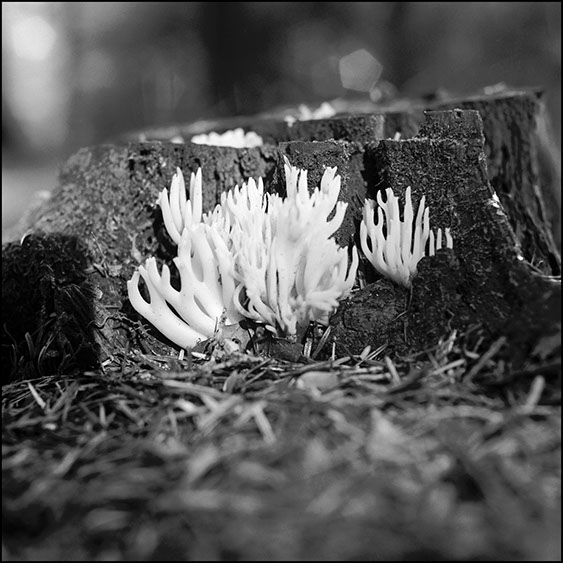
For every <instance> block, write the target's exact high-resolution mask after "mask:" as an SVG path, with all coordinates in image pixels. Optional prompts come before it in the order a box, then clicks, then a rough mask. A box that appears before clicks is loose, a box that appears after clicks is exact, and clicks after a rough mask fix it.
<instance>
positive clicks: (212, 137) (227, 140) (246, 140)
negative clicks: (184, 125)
mask: <svg viewBox="0 0 563 563" xmlns="http://www.w3.org/2000/svg"><path fill="white" fill-rule="evenodd" d="M191 142H192V143H195V144H197V145H214V146H216V147H234V148H235V149H252V148H255V147H261V146H262V145H263V144H264V141H263V139H262V137H260V135H258V133H255V132H254V131H248V132H247V133H245V132H244V130H243V129H242V127H239V128H237V129H233V130H231V131H225V132H224V133H215V132H214V131H212V132H211V133H201V134H199V135H194V136H193V137H192V138H191Z"/></svg>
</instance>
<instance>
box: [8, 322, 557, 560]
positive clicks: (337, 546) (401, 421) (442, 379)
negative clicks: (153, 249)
mask: <svg viewBox="0 0 563 563" xmlns="http://www.w3.org/2000/svg"><path fill="white" fill-rule="evenodd" d="M469 341H470V340H469V339H468V338H467V335H456V334H455V333H454V334H451V335H450V337H449V338H448V339H446V340H444V341H443V342H440V343H439V344H438V345H437V346H436V348H435V349H433V350H429V351H427V352H426V353H424V354H419V355H417V356H410V357H388V356H386V355H385V350H375V351H371V350H369V349H366V350H365V351H364V353H362V354H361V355H359V356H353V355H349V356H344V357H339V358H338V359H334V358H333V359H331V360H328V361H315V360H312V359H310V358H309V359H308V360H307V361H304V362H299V363H291V362H286V361H281V360H275V359H271V358H267V357H261V356H252V355H243V354H234V355H231V356H227V357H223V358H211V359H202V358H201V357H193V356H192V355H189V356H188V357H187V358H185V359H182V360H179V359H177V357H172V356H156V355H148V354H139V353H135V354H134V353H131V352H129V353H128V354H124V356H123V357H122V358H117V359H115V360H114V361H112V362H107V363H106V364H105V365H104V366H103V368H102V369H101V370H99V371H92V372H86V373H81V374H73V375H70V374H69V375H56V376H54V375H53V376H43V377H39V378H36V379H33V380H27V381H20V382H16V383H11V384H8V385H5V386H4V387H3V396H2V403H3V449H2V455H3V458H2V474H3V495H2V505H3V519H2V527H3V544H2V546H3V547H2V559H3V560H11V561H32V560H44V561H50V560H53V561H55V560H57V561H58V560H61V561H65V560H66V561H68V560H74V561H80V560H83V561H86V560H90V561H135V560H136V561H139V560H170V561H174V560H177V561H179V560H184V561H187V560H207V561H211V560H218V561H251V560H256V561H258V560H266V561H268V560H270V561H276V560H293V561H298V560H327V561H328V560H348V561H353V560H357V561H360V560H363V561H366V560H372V561H378V560H407V561H408V560H435V561H440V560H449V561H451V560H476V561H478V560H483V561H484V560H504V561H507V560H528V561H530V560H553V561H559V560H560V559H561V409H560V405H561V391H560V390H561V377H560V373H561V362H560V357H558V358H553V357H552V358H550V359H545V358H544V360H543V361H534V362H532V361H530V362H528V364H526V365H525V366H523V367H522V368H521V369H519V370H518V371H513V370H511V369H510V366H509V365H508V364H507V363H506V362H505V361H503V360H502V359H500V352H501V349H502V339H501V340H500V341H497V342H496V343H494V344H493V346H489V347H487V348H486V349H480V348H479V345H478V344H477V345H475V346H473V345H469ZM547 346H548V347H549V343H548V344H547Z"/></svg>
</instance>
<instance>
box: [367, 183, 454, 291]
mask: <svg viewBox="0 0 563 563" xmlns="http://www.w3.org/2000/svg"><path fill="white" fill-rule="evenodd" d="M385 193H386V196H387V200H386V201H385V202H384V201H383V198H382V196H381V192H378V193H377V223H375V219H374V218H375V207H376V202H375V201H373V200H372V199H366V201H365V203H364V208H363V214H362V222H361V224H360V245H361V248H362V251H363V253H364V254H365V256H366V258H367V259H368V260H369V261H370V262H371V264H372V265H373V267H374V268H375V269H376V270H377V271H378V272H379V273H380V274H383V275H384V276H387V277H389V278H391V279H392V280H393V281H395V282H396V283H399V284H401V285H404V286H405V287H410V286H411V282H412V278H413V277H414V276H415V275H416V272H417V264H418V262H419V260H420V259H421V258H422V257H423V256H425V255H429V256H434V254H435V253H436V250H439V249H440V248H442V229H438V233H437V235H436V236H435V235H434V233H433V232H432V231H431V230H430V219H429V208H428V207H425V206H424V204H425V200H426V198H425V196H422V198H421V200H420V203H419V206H418V212H417V214H416V219H415V218H414V213H413V205H412V199H411V188H410V186H409V187H408V188H407V189H406V191H405V208H404V212H403V220H401V218H400V214H399V198H397V197H396V196H395V195H394V194H393V191H392V190H391V188H388V189H387V190H386V191H385ZM384 215H385V221H384V219H383V217H384ZM413 220H414V221H413ZM384 223H385V227H386V234H383V225H384ZM443 234H444V236H445V246H446V247H447V248H453V239H452V237H451V234H450V229H449V228H446V229H445V231H444V233H443ZM368 238H369V244H368ZM427 242H428V254H426V244H427Z"/></svg>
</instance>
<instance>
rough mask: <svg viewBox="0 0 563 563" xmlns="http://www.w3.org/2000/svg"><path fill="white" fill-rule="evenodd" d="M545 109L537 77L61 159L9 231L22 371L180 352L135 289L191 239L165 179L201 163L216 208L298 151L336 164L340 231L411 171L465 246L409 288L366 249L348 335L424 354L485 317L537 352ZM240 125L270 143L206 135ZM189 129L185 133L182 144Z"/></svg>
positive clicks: (207, 127)
mask: <svg viewBox="0 0 563 563" xmlns="http://www.w3.org/2000/svg"><path fill="white" fill-rule="evenodd" d="M450 107H451V108H454V109H446V108H450ZM541 110H542V107H541V100H540V99H539V98H538V95H537V94H536V93H535V92H514V93H506V94H503V95H495V96H488V97H487V96H481V97H480V98H468V99H465V100H456V101H452V102H451V103H450V102H448V103H445V102H441V107H440V109H436V108H434V110H433V111H427V112H425V113H424V112H422V111H421V107H420V105H419V104H414V103H413V104H412V106H411V107H410V108H407V109H406V110H405V111H379V112H374V113H371V114H343V115H336V116H334V117H332V118H329V119H321V120H314V121H302V122H296V123H293V124H292V125H290V124H288V123H286V122H285V121H283V119H279V118H265V117H257V118H244V117H240V118H233V119H230V120H222V121H216V122H205V123H198V124H192V125H186V126H182V125H179V126H178V127H175V128H167V129H161V130H152V131H146V132H141V133H137V134H132V135H130V136H128V137H127V138H126V139H124V140H122V141H119V142H116V143H115V144H112V145H103V146H97V147H88V148H85V149H81V150H80V151H78V152H77V153H76V154H75V155H73V156H72V157H71V158H70V159H69V160H68V161H67V162H66V163H65V164H64V166H63V167H62V169H61V173H60V181H59V185H58V187H57V188H56V189H55V190H54V192H53V193H52V194H51V196H50V198H49V199H48V200H47V201H45V202H43V203H42V204H41V205H40V206H38V207H36V208H32V209H30V211H29V213H28V214H27V216H26V217H25V218H24V219H23V220H22V222H21V223H20V225H19V226H18V229H17V230H16V232H14V235H13V240H12V241H11V242H8V243H6V244H5V245H4V246H3V260H4V267H3V275H2V278H3V284H2V298H3V310H4V322H3V360H4V361H5V364H4V365H8V366H9V369H10V375H9V379H13V378H20V377H29V376H31V374H33V373H38V372H39V373H42V372H44V371H45V370H48V369H50V370H55V371H56V370H57V369H65V370H69V369H81V370H84V369H88V368H91V367H94V366H96V365H99V364H100V363H101V362H103V361H104V360H106V359H107V358H110V357H113V358H115V357H119V356H120V355H123V354H126V353H127V350H128V349H129V348H130V347H131V346H138V345H142V346H144V347H145V348H146V349H152V350H156V351H159V350H160V351H162V350H166V349H167V350H170V343H169V342H167V341H166V340H165V339H164V338H163V337H162V336H161V335H160V334H159V333H158V332H157V331H156V330H154V329H152V327H150V326H149V325H148V324H147V323H145V322H144V321H143V319H141V318H140V317H139V316H138V315H137V314H136V312H135V311H134V310H133V309H132V307H131V306H130V304H129V302H128V299H127V292H126V281H127V280H128V279H130V277H131V275H132V273H133V271H134V270H135V268H136V267H137V266H138V264H140V263H141V262H143V261H144V259H146V258H147V257H148V256H156V257H157V258H158V259H159V260H162V261H165V262H169V261H170V260H171V258H172V257H173V256H174V254H175V246H174V245H173V243H172V242H171V241H170V240H169V238H168V236H167V234H166V233H165V230H164V227H163V222H162V219H161V214H160V210H159V208H158V207H157V206H156V199H157V196H158V194H159V192H160V191H161V190H162V189H163V188H164V187H168V186H169V184H170V180H171V178H172V175H173V174H174V172H175V170H176V167H179V168H181V169H182V171H183V172H184V175H186V174H188V173H189V172H190V171H196V170H197V168H198V167H200V166H201V167H202V172H203V186H204V194H203V198H204V211H208V210H210V209H211V208H212V207H213V206H214V205H215V204H216V203H217V202H218V201H219V197H220V193H221V192H223V191H226V190H228V189H230V188H232V187H234V186H235V185H236V184H240V183H241V182H242V181H244V180H247V179H248V178H251V177H254V178H256V177H258V176H262V177H263V178H264V180H265V184H266V188H267V189H270V190H283V185H284V182H283V180H284V178H283V175H284V172H283V158H282V157H283V156H288V157H289V159H290V161H291V163H292V164H293V165H295V166H298V167H301V168H305V169H307V170H308V181H309V186H310V187H312V186H315V185H317V184H318V181H319V179H320V177H321V175H322V172H323V170H324V168H326V167H327V166H336V167H337V169H338V173H339V174H340V175H341V176H342V190H341V199H342V200H344V201H346V202H348V203H349V206H348V210H347V215H346V218H345V221H344V223H343V225H342V227H341V229H340V231H339V232H338V233H337V234H336V238H337V241H338V242H339V243H340V244H342V245H346V244H348V243H350V242H356V243H357V241H358V235H357V233H358V224H359V220H360V217H361V204H362V203H363V200H364V198H365V197H370V198H374V197H375V194H376V192H377V191H379V190H385V189H386V188H391V189H392V190H393V192H394V193H395V194H396V195H397V196H399V197H401V198H404V192H405V189H406V188H407V186H411V188H412V193H413V197H414V200H415V205H416V203H417V202H418V201H419V200H420V198H421V197H422V195H423V194H425V195H426V201H427V204H428V205H429V207H430V215H431V222H432V226H433V228H437V227H443V228H444V227H450V228H451V232H452V235H453V238H454V248H453V250H441V251H438V252H437V254H436V256H434V257H428V258H423V259H422V260H421V262H420V263H419V267H418V270H419V274H418V276H417V277H416V278H415V279H414V282H413V286H412V289H411V291H410V292H409V291H408V290H406V289H404V288H402V287H399V286H396V285H394V284H393V283H392V282H391V281H389V280H386V279H377V276H374V274H373V272H372V271H371V267H370V266H369V264H367V261H365V260H364V261H363V262H362V264H361V269H362V270H363V272H362V277H363V278H365V279H367V281H371V280H374V281H373V283H369V284H368V285H367V286H366V287H364V288H363V289H358V290H357V291H355V292H354V293H353V295H352V296H351V297H350V299H349V300H348V302H346V303H344V304H343V305H342V306H341V308H340V310H339V311H338V312H337V313H336V314H335V315H334V316H333V318H332V320H331V324H332V325H333V335H334V339H335V342H336V344H337V346H338V345H340V346H341V347H342V349H343V350H348V351H351V352H353V353H358V352H360V351H361V350H362V349H363V348H364V347H365V346H367V345H371V346H375V347H378V346H381V345H386V346H387V347H388V349H389V350H394V351H396V352H407V351H420V350H423V349H426V348H428V347H429V346H431V345H433V344H435V343H436V342H437V341H438V339H439V338H441V337H444V336H445V335H446V334H448V333H449V332H450V331H451V330H458V331H463V330H465V329H467V328H468V327H471V326H475V325H478V326H480V327H482V330H483V331H484V334H485V335H486V337H487V338H488V339H490V340H493V339H495V338H498V337H500V336H503V337H506V338H507V340H508V341H509V342H510V344H511V347H510V350H511V354H512V355H511V359H512V361H513V362H514V363H515V364H518V363H519V362H520V363H521V362H522V361H524V359H525V358H526V355H527V354H529V353H530V351H531V350H532V349H533V347H534V346H535V344H536V343H537V341H538V339H539V338H541V337H544V336H546V335H547V336H549V335H553V334H556V333H557V331H558V330H560V316H559V310H560V307H559V305H560V291H561V288H560V278H559V277H558V276H559V274H560V256H559V253H558V249H557V245H556V243H555V242H554V238H553V234H552V230H553V229H552V227H553V225H554V223H555V219H554V217H555V216H556V215H558V214H555V213H553V208H554V203H553V198H552V196H551V192H550V191H549V190H545V189H544V187H542V186H541V184H540V178H541V169H540V168H539V161H538V157H537V147H538V143H537V138H536V136H535V129H534V127H535V125H534V123H535V122H536V120H537V119H538V115H539V114H540V113H541ZM239 126H242V127H244V128H245V129H246V130H254V131H256V132H257V133H259V134H260V135H262V136H263V138H264V139H265V144H264V146H262V147H259V148H255V149H234V148H223V147H211V146H202V145H195V144H193V143H190V142H189V138H191V135H193V134H196V133H200V132H203V131H211V130H215V131H218V132H221V131H224V130H227V129H229V128H233V127H239ZM178 135H179V136H181V137H182V138H184V140H185V141H186V142H183V143H178V142H174V143H173V142H170V140H171V139H172V138H173V137H176V136H178ZM546 196H547V197H548V199H549V205H548V206H546V203H545V199H544V198H545V197H546ZM553 228H554V227H553ZM24 234H25V236H23V238H21V237H22V235H24ZM139 321H141V323H139ZM139 326H143V327H144V329H143V331H142V332H139V330H138V327H139ZM47 359H48V363H46V362H47Z"/></svg>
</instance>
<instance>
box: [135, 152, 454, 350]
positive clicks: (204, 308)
mask: <svg viewBox="0 0 563 563" xmlns="http://www.w3.org/2000/svg"><path fill="white" fill-rule="evenodd" d="M284 168H285V177H286V192H287V194H286V197H281V196H280V195H278V194H275V193H274V194H270V193H266V192H265V191H264V184H263V182H262V179H261V178H259V179H258V181H255V180H254V179H252V178H251V179H249V180H248V182H245V183H243V184H242V186H240V187H239V186H236V187H235V188H234V189H232V190H230V191H229V192H226V193H223V194H222V196H221V202H220V203H219V204H218V205H217V206H216V207H215V208H214V209H213V210H212V211H211V212H209V213H203V211H202V176H201V170H198V172H197V173H196V174H194V173H192V174H191V177H190V186H189V191H190V194H189V196H190V197H189V199H188V197H187V194H186V187H185V184H184V177H183V175H182V172H181V170H180V169H178V170H177V172H176V174H175V175H174V177H173V179H172V183H171V186H170V192H168V190H167V189H166V188H165V189H164V190H162V192H161V194H160V196H159V198H158V204H159V206H160V208H161V210H162V216H163V220H164V225H165V227H166V229H167V231H168V234H169V235H170V238H171V239H172V240H173V241H174V243H175V244H176V245H177V246H178V255H177V256H176V257H175V258H174V265H175V266H176V269H177V270H178V275H179V286H180V287H179V289H175V288H174V287H173V285H172V280H171V272H170V269H169V268H168V266H166V265H163V266H162V273H159V271H158V267H157V264H156V260H155V259H154V258H152V257H151V258H148V259H147V260H146V262H145V264H144V265H142V266H139V268H138V270H137V271H136V272H135V273H134V274H133V277H132V278H131V280H130V281H129V282H128V284H127V289H128V294H129V299H130V301H131V304H132V305H133V307H134V308H135V309H136V311H137V312H138V313H139V314H141V315H142V316H144V317H145V318H146V319H147V320H148V321H150V322H151V323H152V324H153V325H154V326H155V327H156V328H158V330H160V332H162V333H163V334H164V335H165V336H166V337H167V338H169V339H170V340H171V341H173V342H175V343H176V344H178V345H179V346H182V347H192V346H194V345H195V344H196V343H197V342H198V341H202V340H206V339H207V338H209V337H211V336H213V334H214V333H215V331H216V330H217V328H218V327H219V325H220V324H223V325H231V324H235V323H238V322H239V321H241V320H242V319H244V318H247V319H252V320H253V321H255V322H257V323H262V324H264V325H265V326H266V328H267V329H269V330H270V331H272V332H273V333H275V334H278V335H281V336H285V337H293V336H295V335H296V333H297V329H298V327H306V326H307V325H308V324H309V323H310V322H311V321H315V322H318V323H321V324H328V320H329V316H330V315H331V314H332V313H333V312H334V311H335V309H336V308H337V307H338V304H339V302H340V301H341V300H342V299H344V298H346V297H347V296H348V295H349V294H350V291H351V289H352V286H353V285H354V279H355V275H356V270H357V268H358V253H357V250H356V248H355V247H352V250H351V263H350V265H349V264H348V262H349V255H348V250H347V249H346V248H342V247H339V246H338V245H337V244H336V242H335V240H334V238H332V235H333V234H334V233H335V232H336V230H337V229H338V228H339V227H340V225H341V224H342V221H343V219H344V214H345V212H346V208H347V205H348V204H346V203H343V202H341V201H338V196H339V194H340V187H341V179H340V176H339V175H337V174H336V168H327V169H326V170H325V171H324V174H323V176H322V179H321V183H320V186H319V187H317V188H315V189H314V190H313V191H309V189H308V187H307V172H306V171H305V170H299V169H297V168H295V167H293V166H291V165H290V163H289V161H288V160H287V158H285V165H284ZM376 207H377V223H376V222H375V210H376ZM329 217H331V218H330V219H329ZM444 234H445V246H447V247H450V248H451V247H452V244H453V242H452V237H451V235H450V232H449V229H445V233H444ZM427 243H428V254H429V255H433V254H434V253H435V251H436V250H437V249H440V248H441V247H442V230H441V229H439V230H438V234H437V237H436V236H435V235H434V233H433V232H432V231H431V230H430V224H429V210H428V208H427V207H425V201H424V197H423V198H422V199H421V201H420V204H419V208H418V212H417V215H416V218H415V217H414V213H413V205H412V201H411V191H410V188H407V190H406V193H405V208H404V212H403V219H401V217H400V209H399V200H398V198H397V197H396V196H395V195H394V194H393V192H392V191H391V189H388V190H386V201H383V199H382V196H381V193H378V195H377V202H375V201H372V200H369V199H368V200H366V202H365V205H364V209H363V218H362V222H361V225H360V245H361V248H362V251H363V252H364V254H365V256H366V258H367V259H368V260H369V262H370V263H371V264H372V265H373V266H374V267H375V269H376V270H377V271H378V272H380V273H381V274H383V275H385V276H387V277H389V278H391V279H392V280H393V281H395V282H396V283H399V284H401V285H404V286H405V287H410V285H411V281H412V278H413V277H414V276H415V275H416V267H417V264H418V261H419V260H420V259H421V258H422V257H423V256H424V255H425V254H426V247H427ZM140 278H142V279H143V280H144V283H145V285H146V286H147V289H148V293H149V299H150V302H148V301H146V300H145V299H144V298H143V297H142V295H141V293H140V290H139V281H140Z"/></svg>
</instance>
